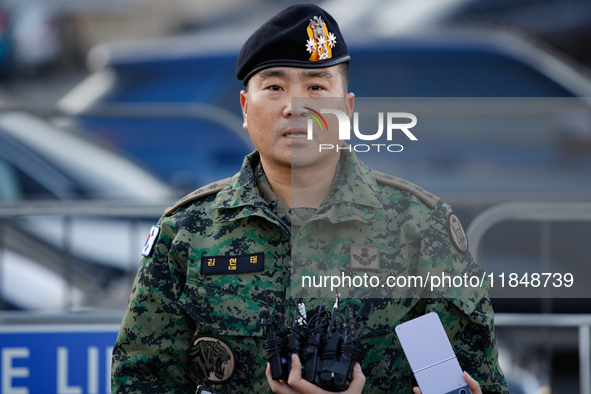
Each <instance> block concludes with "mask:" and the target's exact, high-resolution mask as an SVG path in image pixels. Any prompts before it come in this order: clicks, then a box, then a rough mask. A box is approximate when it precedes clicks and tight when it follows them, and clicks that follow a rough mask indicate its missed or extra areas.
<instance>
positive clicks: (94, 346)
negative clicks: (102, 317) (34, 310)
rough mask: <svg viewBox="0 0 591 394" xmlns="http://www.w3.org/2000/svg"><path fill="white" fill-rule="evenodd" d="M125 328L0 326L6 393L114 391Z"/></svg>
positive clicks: (96, 393) (106, 393)
mask: <svg viewBox="0 0 591 394" xmlns="http://www.w3.org/2000/svg"><path fill="white" fill-rule="evenodd" d="M118 331H119V326H118V325H114V324H108V325H105V324H102V325H28V326H4V327H0V350H1V352H2V354H1V360H0V361H1V372H2V374H1V376H0V379H1V382H0V383H1V387H0V392H1V393H2V394H52V393H55V394H109V393H110V392H111V354H112V352H113V345H114V344H115V340H116V339H117V333H118Z"/></svg>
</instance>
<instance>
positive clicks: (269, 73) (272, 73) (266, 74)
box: [259, 69, 287, 79]
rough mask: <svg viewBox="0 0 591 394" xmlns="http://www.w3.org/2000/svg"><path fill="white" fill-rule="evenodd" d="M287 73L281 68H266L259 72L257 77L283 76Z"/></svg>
mask: <svg viewBox="0 0 591 394" xmlns="http://www.w3.org/2000/svg"><path fill="white" fill-rule="evenodd" d="M286 75H287V73H286V72H285V71H283V70H273V69H267V70H263V71H261V72H260V73H259V77H260V78H262V79H267V78H272V77H285V76H286Z"/></svg>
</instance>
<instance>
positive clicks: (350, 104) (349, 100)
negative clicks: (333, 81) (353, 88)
mask: <svg viewBox="0 0 591 394" xmlns="http://www.w3.org/2000/svg"><path fill="white" fill-rule="evenodd" d="M354 108H355V93H348V94H347V97H345V111H346V112H347V116H348V117H349V119H351V117H352V116H353V109H354Z"/></svg>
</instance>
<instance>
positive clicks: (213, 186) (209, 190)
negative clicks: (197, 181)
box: [164, 178, 230, 216]
mask: <svg viewBox="0 0 591 394" xmlns="http://www.w3.org/2000/svg"><path fill="white" fill-rule="evenodd" d="M229 180H230V178H226V179H222V180H221V181H217V182H213V183H210V184H209V185H205V186H202V187H200V188H199V189H197V190H195V191H194V192H191V193H189V194H187V195H186V196H185V197H183V198H181V199H180V200H178V201H177V202H176V203H175V204H174V205H172V206H170V207H168V208H166V210H165V211H164V216H170V215H172V214H173V213H175V212H176V210H177V209H179V208H181V207H182V206H184V205H187V204H188V203H190V202H193V201H195V200H198V199H200V198H201V197H205V196H209V195H210V194H215V193H217V192H219V191H220V190H222V188H223V187H224V186H225V185H226V183H228V181H229Z"/></svg>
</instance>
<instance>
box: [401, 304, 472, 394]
mask: <svg viewBox="0 0 591 394" xmlns="http://www.w3.org/2000/svg"><path fill="white" fill-rule="evenodd" d="M395 330H396V335H398V339H399V340H400V344H401V345H402V350H404V354H405V355H406V359H407V360H408V363H409V364H410V368H411V369H412V372H413V374H414V375H415V378H416V380H417V383H418V384H419V388H420V389H421V393H422V394H452V393H453V394H472V392H471V391H470V388H468V385H467V384H466V381H465V380H464V374H463V372H462V368H461V367H460V363H459V362H458V359H457V358H456V354H455V353H454V350H453V348H452V347H451V344H450V343H449V339H448V338H447V335H446V334H445V330H444V329H443V325H442V324H441V320H439V316H438V315H437V313H435V312H431V313H427V314H426V315H423V316H420V317H417V318H416V319H413V320H409V321H407V322H405V323H402V324H399V325H398V326H396V329H395Z"/></svg>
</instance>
